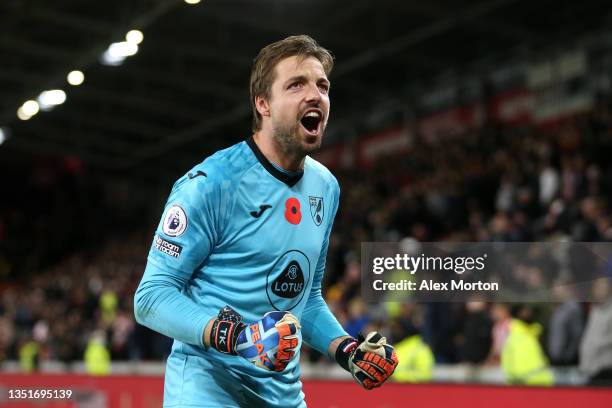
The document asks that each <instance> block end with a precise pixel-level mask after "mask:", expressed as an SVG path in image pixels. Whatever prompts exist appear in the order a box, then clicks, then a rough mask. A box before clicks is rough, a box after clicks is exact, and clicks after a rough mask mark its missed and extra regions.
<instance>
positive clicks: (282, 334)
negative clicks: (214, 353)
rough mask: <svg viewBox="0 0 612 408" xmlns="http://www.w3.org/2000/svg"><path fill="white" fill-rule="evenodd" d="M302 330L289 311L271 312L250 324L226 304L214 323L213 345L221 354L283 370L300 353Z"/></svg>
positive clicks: (273, 369) (267, 367)
mask: <svg viewBox="0 0 612 408" xmlns="http://www.w3.org/2000/svg"><path fill="white" fill-rule="evenodd" d="M299 330H300V323H299V321H298V320H297V318H296V317H295V316H294V315H292V314H291V313H289V312H268V313H266V314H265V315H264V316H263V317H262V318H261V320H258V321H257V322H255V323H252V324H248V325H247V324H244V323H243V322H242V316H241V315H239V314H238V313H237V312H236V311H234V310H233V309H232V308H230V307H229V306H226V307H224V308H223V309H221V311H220V312H219V316H218V317H217V319H216V320H215V321H214V322H213V325H212V329H211V332H210V345H211V346H212V347H213V348H215V349H217V350H218V351H220V352H222V353H225V354H232V355H239V356H242V357H244V358H246V359H247V360H249V361H250V362H252V363H253V364H255V365H256V366H258V367H260V368H263V369H266V370H271V371H283V370H284V369H285V367H287V365H288V364H289V362H290V361H291V360H292V359H293V357H294V356H295V353H296V352H297V348H298V345H299V339H298V331H299Z"/></svg>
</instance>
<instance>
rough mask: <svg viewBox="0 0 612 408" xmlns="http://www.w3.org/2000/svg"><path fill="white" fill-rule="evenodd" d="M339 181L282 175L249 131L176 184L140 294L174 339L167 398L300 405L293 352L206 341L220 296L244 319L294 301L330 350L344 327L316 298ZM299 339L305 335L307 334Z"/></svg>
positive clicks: (316, 339) (139, 314)
mask: <svg viewBox="0 0 612 408" xmlns="http://www.w3.org/2000/svg"><path fill="white" fill-rule="evenodd" d="M338 199H339V187H338V182H337V180H336V179H335V177H334V176H333V175H332V174H331V173H330V172H329V171H328V170H327V169H326V168H325V167H324V166H323V165H321V164H320V163H318V162H317V161H315V160H313V159H311V158H310V157H306V160H305V163H304V170H303V171H302V172H299V173H287V172H284V171H282V170H280V169H278V168H277V167H276V166H274V165H273V164H272V163H270V162H269V161H268V160H267V159H266V158H265V156H264V155H263V154H262V153H261V151H260V150H259V149H258V147H257V145H256V144H255V142H254V141H253V139H252V138H250V139H249V140H247V141H245V142H241V143H238V144H236V145H234V146H232V147H230V148H228V149H225V150H221V151H219V152H217V153H216V154H214V155H212V156H211V157H209V158H207V159H206V160H204V162H202V163H201V164H198V165H197V166H195V167H194V168H193V169H191V170H190V171H189V172H188V173H187V174H186V175H185V176H183V177H181V178H180V179H179V180H178V181H177V182H176V183H175V184H174V187H173V188H172V192H171V193H170V196H169V198H168V201H167V203H166V206H165V210H164V214H163V216H162V219H161V221H160V223H159V226H158V228H157V231H156V233H155V236H154V239H153V244H152V246H151V250H150V252H149V256H148V262H147V267H146V269H145V273H144V276H143V278H142V281H141V282H140V285H139V287H138V289H137V291H136V295H135V312H136V313H135V314H136V319H137V320H138V322H139V323H141V324H144V325H146V326H148V327H150V328H152V329H153V330H156V331H158V332H160V333H163V334H165V335H167V336H169V337H172V338H174V339H175V341H174V344H173V347H172V353H171V355H170V357H169V358H168V362H167V366H166V379H165V388H164V406H168V407H170V406H199V407H208V406H210V407H214V406H246V405H248V406H253V407H258V406H266V407H293V406H303V404H304V402H303V400H304V394H303V393H302V392H301V383H300V381H299V378H300V369H299V355H297V356H296V358H295V359H294V360H293V361H292V362H291V363H290V364H289V365H288V367H287V368H286V370H285V371H284V372H282V373H275V372H269V371H266V370H264V369H261V368H259V367H256V366H254V365H253V364H251V363H250V362H248V361H246V360H245V359H243V358H241V357H238V356H228V355H224V354H222V353H219V352H217V351H216V350H214V349H212V348H208V349H205V347H204V345H203V343H202V333H203V330H204V327H205V325H206V323H207V322H208V321H209V320H210V319H211V318H214V317H216V315H217V313H218V311H219V310H220V309H221V308H222V307H223V306H225V305H229V306H231V307H232V308H233V309H234V310H236V311H237V312H238V313H240V314H241V315H242V316H243V318H244V321H245V322H247V323H248V322H253V321H256V320H258V319H260V318H261V317H262V316H263V315H264V314H265V313H266V312H268V311H271V310H281V311H282V310H289V311H291V312H292V313H293V314H294V315H296V316H297V317H298V319H299V320H300V323H301V325H302V330H301V335H302V340H303V341H304V342H306V343H307V344H309V345H310V346H311V347H313V348H314V349H316V350H318V351H320V352H321V353H324V354H327V348H328V346H329V344H330V342H331V341H332V340H333V339H335V338H337V337H340V336H344V335H346V332H345V331H344V330H343V329H342V327H341V326H340V325H339V323H338V322H337V320H336V319H335V318H334V316H333V315H332V314H331V312H330V311H329V308H328V307H327V305H326V304H325V302H324V300H323V298H322V296H321V279H322V277H323V272H324V269H325V259H326V254H327V247H328V243H329V236H330V231H331V228H332V223H333V220H334V217H335V214H336V211H337V209H338ZM302 340H301V341H302Z"/></svg>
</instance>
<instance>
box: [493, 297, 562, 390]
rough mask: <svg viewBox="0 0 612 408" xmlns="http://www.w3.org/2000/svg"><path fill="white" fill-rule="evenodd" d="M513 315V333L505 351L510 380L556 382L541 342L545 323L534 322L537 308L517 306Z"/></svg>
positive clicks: (504, 364)
mask: <svg viewBox="0 0 612 408" xmlns="http://www.w3.org/2000/svg"><path fill="white" fill-rule="evenodd" d="M512 314H513V317H514V318H513V319H512V321H511V323H510V333H509V334H508V338H507V339H506V341H505V343H504V345H503V348H502V354H501V367H502V370H503V371H504V375H505V376H506V381H507V382H508V383H509V384H516V385H553V382H554V378H553V374H552V372H551V371H550V367H549V365H548V360H547V359H546V356H545V355H544V352H543V350H542V347H541V346H540V341H539V336H540V334H541V332H542V326H541V325H540V324H539V323H536V322H534V321H533V309H532V308H531V307H529V306H517V307H515V309H514V310H513V313H512Z"/></svg>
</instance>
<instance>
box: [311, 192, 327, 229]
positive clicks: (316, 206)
mask: <svg viewBox="0 0 612 408" xmlns="http://www.w3.org/2000/svg"><path fill="white" fill-rule="evenodd" d="M308 202H309V204H310V215H311V216H312V220H313V221H314V223H315V225H317V226H319V225H321V223H322V222H323V214H324V212H323V197H313V196H308Z"/></svg>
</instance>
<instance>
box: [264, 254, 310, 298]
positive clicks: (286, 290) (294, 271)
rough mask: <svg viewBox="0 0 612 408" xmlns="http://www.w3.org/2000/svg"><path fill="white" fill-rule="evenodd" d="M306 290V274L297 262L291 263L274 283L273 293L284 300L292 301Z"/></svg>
mask: <svg viewBox="0 0 612 408" xmlns="http://www.w3.org/2000/svg"><path fill="white" fill-rule="evenodd" d="M303 289H304V273H303V272H302V268H301V267H300V264H299V263H298V262H297V261H291V262H289V265H287V267H286V268H285V270H284V271H283V272H282V273H281V274H280V276H279V277H278V278H276V279H275V280H274V282H272V292H273V293H274V294H275V295H276V296H278V297H282V298H287V299H291V298H294V297H296V296H297V295H299V294H300V293H301V292H302V290H303Z"/></svg>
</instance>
